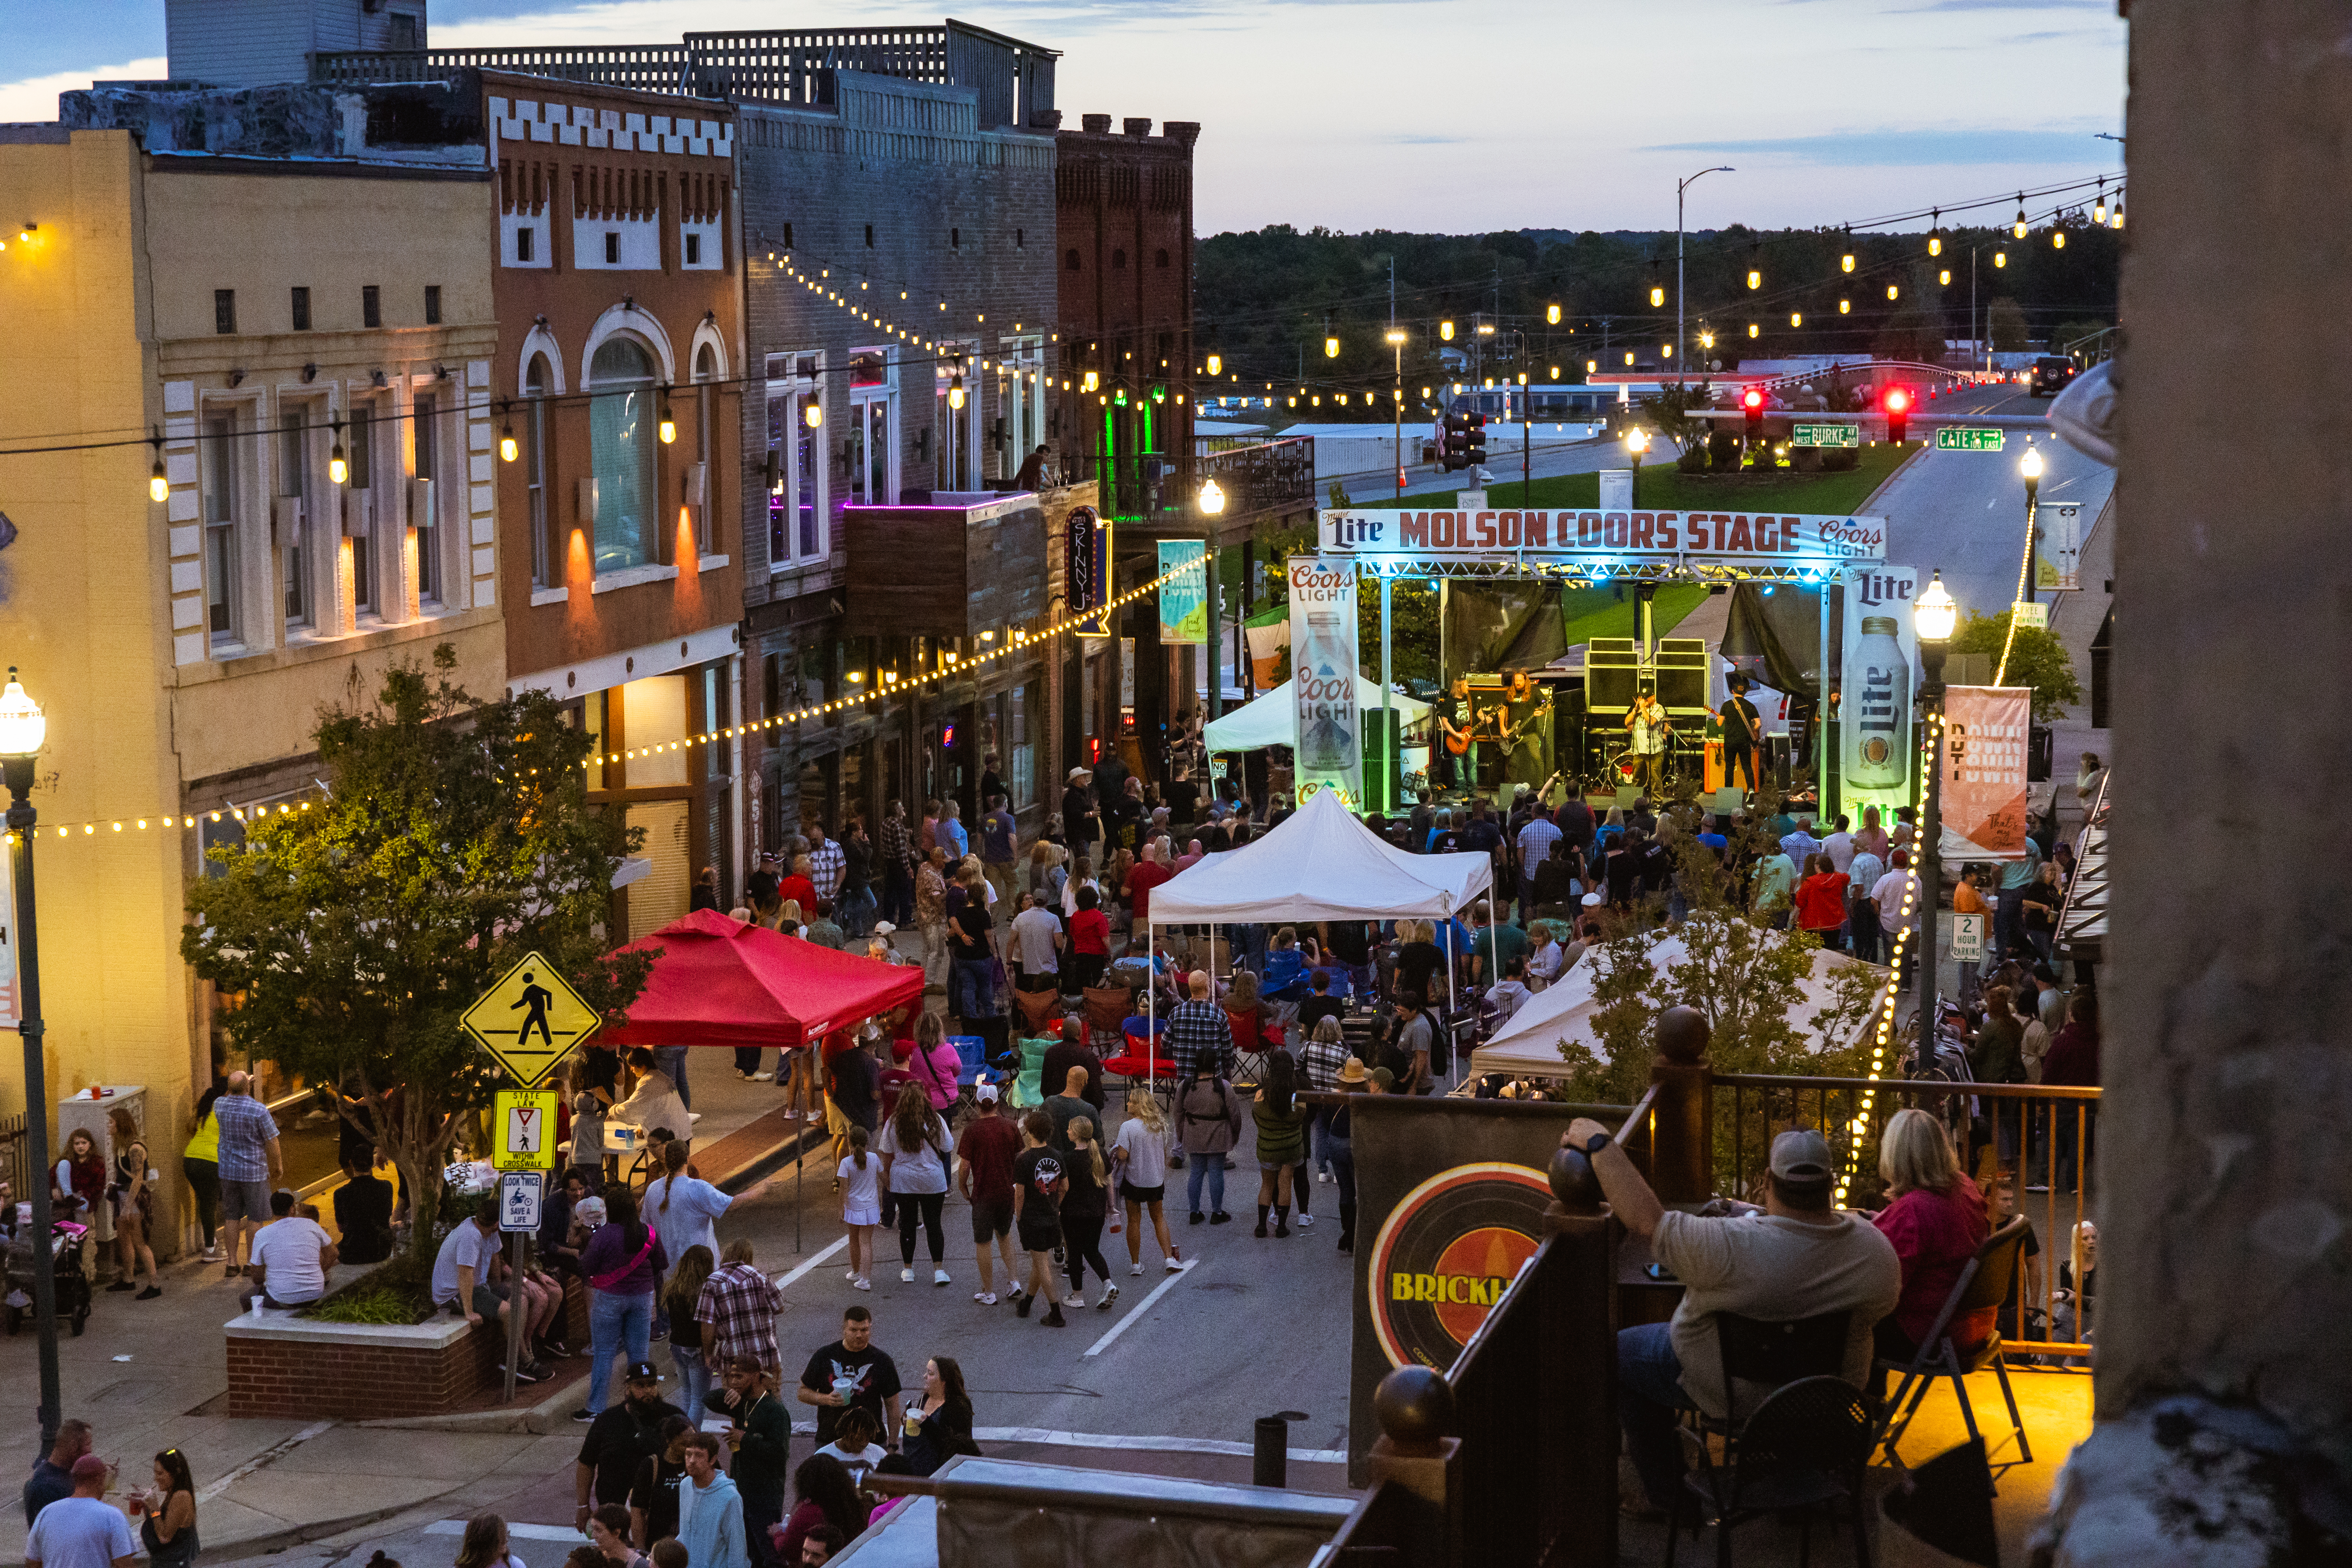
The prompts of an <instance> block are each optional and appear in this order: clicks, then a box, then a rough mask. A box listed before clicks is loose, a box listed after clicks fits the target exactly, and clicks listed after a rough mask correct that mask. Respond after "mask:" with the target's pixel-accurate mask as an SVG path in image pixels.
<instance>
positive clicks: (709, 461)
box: [694, 343, 719, 555]
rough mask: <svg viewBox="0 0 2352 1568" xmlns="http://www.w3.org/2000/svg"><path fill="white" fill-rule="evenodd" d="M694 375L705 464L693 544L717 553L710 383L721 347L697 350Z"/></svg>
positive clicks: (715, 396)
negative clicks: (714, 520) (714, 531)
mask: <svg viewBox="0 0 2352 1568" xmlns="http://www.w3.org/2000/svg"><path fill="white" fill-rule="evenodd" d="M694 379H695V380H696V381H697V382H698V383H699V385H698V386H697V387H696V388H695V389H694V399H695V411H694V413H695V420H694V423H695V428H696V431H697V435H696V437H695V456H696V458H697V459H698V461H699V462H700V463H701V464H702V497H701V500H700V501H699V503H698V505H697V506H696V507H695V509H694V546H695V549H696V551H697V552H698V553H700V554H704V555H715V554H717V553H718V551H719V546H718V545H717V544H716V543H714V542H713V539H714V537H715V535H714V533H713V530H714V528H715V526H716V525H715V524H714V523H713V521H712V520H713V519H714V518H715V517H717V515H718V513H719V465H718V464H717V462H715V461H714V460H713V459H714V458H716V456H717V451H718V449H717V447H715V445H714V444H713V443H714V440H715V437H716V432H717V429H718V425H719V389H718V388H717V387H716V386H714V385H712V383H713V382H715V381H717V380H718V379H719V351H718V350H716V349H714V348H713V347H711V345H709V343H705V344H703V345H702V346H701V347H700V348H698V349H697V350H695V351H694Z"/></svg>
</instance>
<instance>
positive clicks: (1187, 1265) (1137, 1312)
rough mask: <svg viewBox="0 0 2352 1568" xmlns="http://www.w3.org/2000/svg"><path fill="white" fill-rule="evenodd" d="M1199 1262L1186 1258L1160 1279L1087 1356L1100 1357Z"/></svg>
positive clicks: (1111, 1327) (1088, 1351) (1099, 1340)
mask: <svg viewBox="0 0 2352 1568" xmlns="http://www.w3.org/2000/svg"><path fill="white" fill-rule="evenodd" d="M1200 1261H1201V1260H1200V1259H1199V1258H1186V1259H1185V1260H1184V1266H1183V1267H1182V1268H1179V1269H1178V1270H1177V1271H1176V1272H1175V1273H1173V1274H1171V1275H1170V1276H1168V1278H1167V1279H1162V1280H1161V1281H1160V1284H1159V1285H1158V1287H1157V1288H1156V1289H1153V1290H1152V1292H1151V1294H1150V1295H1149V1296H1146V1297H1145V1298H1144V1299H1143V1300H1140V1301H1138V1302H1137V1303H1136V1304H1135V1305H1134V1306H1132V1307H1129V1309H1128V1310H1126V1311H1124V1312H1122V1313H1120V1314H1119V1319H1118V1322H1116V1323H1113V1324H1112V1325H1111V1326H1110V1331H1109V1332H1108V1333H1107V1334H1105V1335H1103V1337H1102V1338H1100V1339H1098V1340H1097V1341H1096V1342H1094V1343H1093V1344H1091V1345H1088V1346H1087V1354H1088V1355H1100V1354H1102V1353H1103V1352H1105V1351H1107V1350H1108V1349H1110V1342H1112V1341H1113V1340H1115V1339H1117V1338H1118V1336H1119V1335H1121V1334H1123V1333H1125V1332H1127V1331H1128V1329H1129V1327H1130V1326H1131V1325H1132V1324H1133V1323H1134V1322H1135V1320H1136V1319H1138V1318H1139V1317H1141V1316H1143V1314H1144V1312H1145V1310H1147V1309H1149V1308H1150V1305H1151V1303H1152V1302H1154V1301H1157V1300H1160V1297H1162V1296H1165V1295H1166V1294H1168V1292H1169V1291H1170V1290H1171V1289H1172V1288H1174V1287H1175V1285H1176V1284H1177V1283H1178V1282H1179V1281H1181V1279H1183V1278H1184V1276H1185V1275H1187V1274H1190V1273H1191V1272H1192V1266H1193V1265H1194V1264H1196V1263H1198V1262H1200Z"/></svg>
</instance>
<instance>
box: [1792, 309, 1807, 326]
mask: <svg viewBox="0 0 2352 1568" xmlns="http://www.w3.org/2000/svg"><path fill="white" fill-rule="evenodd" d="M1804 324H1805V313H1804V312H1803V311H1802V310H1791V311H1790V312H1789V325H1790V326H1792V327H1801V326H1803V325H1804Z"/></svg>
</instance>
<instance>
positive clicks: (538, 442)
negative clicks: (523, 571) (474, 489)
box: [522, 354, 563, 588]
mask: <svg viewBox="0 0 2352 1568" xmlns="http://www.w3.org/2000/svg"><path fill="white" fill-rule="evenodd" d="M554 384H555V371H554V367H553V366H551V365H550V364H549V363H547V356H546V355H545V354H533V355H531V356H530V369H528V370H526V371H524V372H523V377H522V395H523V397H524V399H525V402H526V404H527V405H528V407H529V410H530V412H529V414H528V416H527V419H526V424H527V428H525V430H524V431H523V445H524V447H525V450H524V452H523V474H524V478H525V480H526V482H527V483H528V484H529V486H530V580H531V581H532V582H533V583H536V584H539V586H541V587H542V588H559V587H562V585H563V550H562V543H561V542H559V541H558V540H557V539H556V537H555V531H554V522H555V520H554V518H553V517H551V515H549V509H548V504H547V395H548V392H549V391H550V390H551V388H552V387H553V386H554Z"/></svg>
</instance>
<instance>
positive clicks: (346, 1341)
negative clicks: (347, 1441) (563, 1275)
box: [223, 1281, 588, 1421]
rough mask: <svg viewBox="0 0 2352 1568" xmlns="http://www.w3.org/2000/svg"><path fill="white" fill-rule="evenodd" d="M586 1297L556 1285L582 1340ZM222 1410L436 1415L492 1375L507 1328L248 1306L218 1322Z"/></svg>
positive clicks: (367, 1417)
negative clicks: (223, 1364) (323, 1316)
mask: <svg viewBox="0 0 2352 1568" xmlns="http://www.w3.org/2000/svg"><path fill="white" fill-rule="evenodd" d="M587 1315H588V1314H587V1302H586V1300H585V1294H584V1292H583V1291H582V1289H580V1286H579V1284H578V1283H577V1282H576V1281H574V1282H572V1283H571V1284H570V1285H569V1286H568V1287H567V1288H566V1289H565V1292H564V1311H563V1314H562V1321H564V1322H565V1323H566V1324H567V1325H572V1326H573V1330H574V1332H575V1334H576V1336H577V1338H578V1340H579V1342H582V1343H585V1342H586V1332H585V1330H586V1327H587V1323H586V1320H587ZM223 1330H224V1331H225V1332H226V1336H227V1342H228V1414H229V1415H231V1416H235V1417H254V1416H266V1417H275V1418H280V1419H286V1418H292V1419H299V1420H317V1419H320V1418H321V1417H328V1418H332V1419H335V1420H339V1421H376V1420H384V1419H388V1418H393V1417H398V1416H415V1415H447V1414H449V1413H450V1412H452V1411H456V1410H459V1409H462V1408H464V1407H466V1406H467V1405H469V1404H471V1403H474V1402H476V1401H477V1400H478V1399H479V1398H480V1396H481V1395H482V1394H484V1393H486V1392H487V1391H488V1390H489V1389H491V1388H493V1387H496V1386H497V1385H498V1384H499V1383H500V1381H501V1374H500V1371H499V1369H500V1368H501V1367H502V1366H503V1365H504V1364H505V1361H506V1334H505V1331H504V1330H503V1329H502V1328H501V1327H500V1326H499V1324H497V1323H496V1322H485V1323H484V1324H482V1325H481V1326H480V1327H478V1328H476V1327H472V1326H470V1325H468V1324H467V1321H466V1320H465V1319H463V1318H457V1317H451V1316H449V1315H448V1314H446V1313H443V1314H441V1315H439V1316H436V1317H435V1318H433V1319H432V1320H431V1321H426V1322H423V1323H415V1324H397V1325H396V1324H379V1323H322V1322H319V1321H316V1320H314V1319H310V1318H303V1317H297V1316H296V1315H294V1314H293V1313H291V1312H265V1313H263V1314H262V1315H261V1316H259V1317H255V1316H254V1315H252V1314H250V1313H246V1314H241V1315H239V1316H237V1317H235V1318H232V1319H230V1320H229V1321H227V1322H226V1324H224V1325H223Z"/></svg>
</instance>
